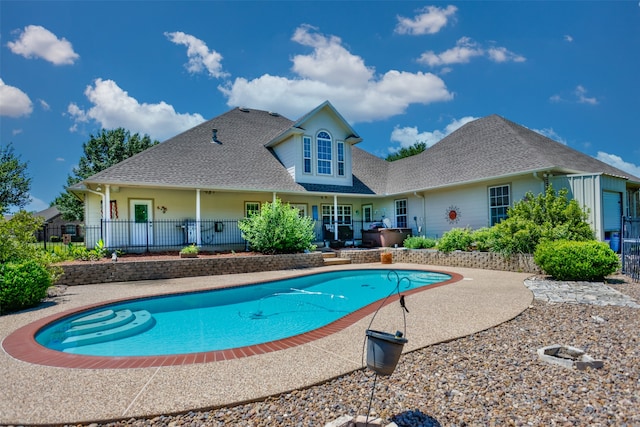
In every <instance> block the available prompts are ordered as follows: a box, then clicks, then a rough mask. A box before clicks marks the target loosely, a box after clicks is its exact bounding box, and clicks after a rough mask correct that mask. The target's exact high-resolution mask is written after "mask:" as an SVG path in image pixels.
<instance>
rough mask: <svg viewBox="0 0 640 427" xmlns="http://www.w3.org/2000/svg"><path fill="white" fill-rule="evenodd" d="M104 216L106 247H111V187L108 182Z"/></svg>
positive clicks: (105, 190) (105, 187)
mask: <svg viewBox="0 0 640 427" xmlns="http://www.w3.org/2000/svg"><path fill="white" fill-rule="evenodd" d="M102 216H103V217H104V220H105V221H104V224H105V230H104V247H105V248H108V247H109V242H110V241H111V188H110V186H109V185H108V184H107V185H105V186H104V209H103V212H102Z"/></svg>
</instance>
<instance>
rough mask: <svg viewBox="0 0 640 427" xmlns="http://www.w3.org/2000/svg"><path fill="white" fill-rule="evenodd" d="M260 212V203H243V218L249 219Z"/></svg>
mask: <svg viewBox="0 0 640 427" xmlns="http://www.w3.org/2000/svg"><path fill="white" fill-rule="evenodd" d="M259 212H260V202H244V216H245V218H249V217H250V216H252V215H255V214H257V213H259Z"/></svg>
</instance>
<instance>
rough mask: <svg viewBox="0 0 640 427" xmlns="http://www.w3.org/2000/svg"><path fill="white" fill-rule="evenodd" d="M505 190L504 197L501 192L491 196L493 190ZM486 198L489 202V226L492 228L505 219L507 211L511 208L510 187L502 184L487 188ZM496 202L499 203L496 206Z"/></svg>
mask: <svg viewBox="0 0 640 427" xmlns="http://www.w3.org/2000/svg"><path fill="white" fill-rule="evenodd" d="M505 188H506V190H507V192H506V195H505V194H504V193H502V192H501V194H493V193H494V190H498V189H500V190H504V189H505ZM487 197H488V202H489V226H490V227H493V226H494V225H496V224H497V223H499V222H500V221H502V220H503V219H505V218H506V217H507V211H508V210H509V208H510V207H511V185H510V184H502V185H493V186H491V187H488V188H487ZM505 197H506V198H507V203H506V204H505V203H504V198H505ZM494 202H495V204H494ZM498 202H500V203H499V204H498Z"/></svg>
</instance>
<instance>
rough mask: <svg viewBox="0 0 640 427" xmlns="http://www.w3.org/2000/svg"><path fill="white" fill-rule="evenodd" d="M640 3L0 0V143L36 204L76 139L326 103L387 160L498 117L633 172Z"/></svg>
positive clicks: (164, 130)
mask: <svg viewBox="0 0 640 427" xmlns="http://www.w3.org/2000/svg"><path fill="white" fill-rule="evenodd" d="M639 76H640V3H638V1H637V0H635V1H620V2H612V1H605V2H591V1H589V2H579V1H565V2H497V1H492V2H480V1H474V2H444V3H434V2H420V1H344V2H338V1H335V2H333V1H293V2H286V1H259V2H249V1H233V2H232V1H212V2H200V1H197V2H177V1H176V2H172V1H162V2H153V1H138V2H121V1H112V2H99V1H90V2H78V1H71V2H61V1H46V2H35V1H5V0H2V1H0V138H1V143H2V145H7V144H9V143H12V144H13V147H14V149H15V151H16V153H17V154H18V155H19V156H20V158H21V159H22V160H23V161H27V162H28V165H29V166H28V174H29V175H30V176H31V177H32V186H31V195H32V198H33V201H32V203H31V204H30V205H29V206H28V207H27V210H35V211H37V210H41V209H44V208H46V207H47V206H48V205H49V203H50V202H51V201H52V200H53V199H54V198H55V197H56V196H57V195H58V194H59V193H60V192H61V191H62V190H63V186H64V184H65V181H66V177H67V175H68V174H70V173H71V172H72V169H73V167H74V166H75V165H77V162H78V161H79V159H80V156H81V155H82V144H83V142H86V141H88V139H89V136H90V134H97V133H98V132H99V131H100V129H101V128H106V129H112V128H116V127H124V128H126V129H129V130H130V131H131V132H132V133H135V132H139V133H141V134H148V135H150V136H151V137H152V138H154V139H158V140H160V141H163V140H165V139H167V138H169V137H171V136H173V135H176V134H178V133H180V132H181V131H183V130H186V129H188V128H190V127H193V126H195V125H197V124H198V123H200V122H202V121H204V120H208V119H211V118H213V117H215V116H217V115H219V114H222V113H224V112H225V111H228V110H229V109H231V108H233V107H236V106H245V107H250V108H258V109H264V110H270V111H276V112H278V113H280V114H282V115H284V116H286V117H288V118H290V119H292V120H295V119H297V118H299V117H300V116H302V115H303V114H304V113H306V112H308V111H309V110H311V109H313V108H314V107H316V106H317V105H319V104H320V103H322V102H323V101H325V100H329V101H331V102H332V103H333V105H334V106H335V107H336V108H337V109H338V110H339V111H340V112H341V113H342V115H343V116H344V117H345V118H346V119H347V120H348V121H350V122H351V124H352V125H353V127H354V128H355V130H356V131H357V132H358V133H359V134H360V136H361V137H363V139H364V140H363V142H361V143H360V144H359V146H360V147H361V148H363V149H365V150H368V151H370V152H372V153H374V154H376V155H379V156H381V157H385V156H386V155H387V154H389V153H390V152H392V151H395V150H398V149H399V148H400V147H401V146H410V145H412V144H414V143H415V142H416V141H424V142H426V143H427V144H428V145H432V144H433V143H435V142H437V141H438V140H439V139H441V138H443V137H444V136H446V135H447V134H449V133H451V132H452V131H454V130H455V129H457V128H458V127H459V126H461V125H462V124H464V123H466V122H468V121H470V120H473V119H474V118H479V117H484V116H487V115H490V114H499V115H501V116H503V117H505V118H507V119H509V120H512V121H514V122H516V123H519V124H522V125H524V126H526V127H528V128H530V129H533V130H536V131H538V132H540V133H542V134H544V135H546V136H549V137H550V138H552V139H554V140H556V141H559V142H561V143H563V144H566V145H568V146H570V147H572V148H574V149H577V150H579V151H581V152H584V153H586V154H588V155H591V156H593V157H596V158H599V159H600V160H603V161H605V162H607V163H610V164H612V165H614V166H616V167H619V168H620V169H623V170H626V171H628V172H630V173H632V174H634V175H636V176H640V137H639V136H638V135H639V134H638V120H639V119H640V77H639Z"/></svg>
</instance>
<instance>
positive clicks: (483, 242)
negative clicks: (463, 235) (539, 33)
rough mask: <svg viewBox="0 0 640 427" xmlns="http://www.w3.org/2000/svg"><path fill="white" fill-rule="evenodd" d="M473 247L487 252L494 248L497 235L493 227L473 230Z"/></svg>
mask: <svg viewBox="0 0 640 427" xmlns="http://www.w3.org/2000/svg"><path fill="white" fill-rule="evenodd" d="M471 240H472V243H471V245H472V247H474V248H475V249H476V250H478V251H482V252H487V251H490V250H491V249H492V248H493V245H494V243H495V240H496V237H495V233H494V231H493V229H492V228H488V227H483V228H479V229H477V230H474V231H472V232H471Z"/></svg>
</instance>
